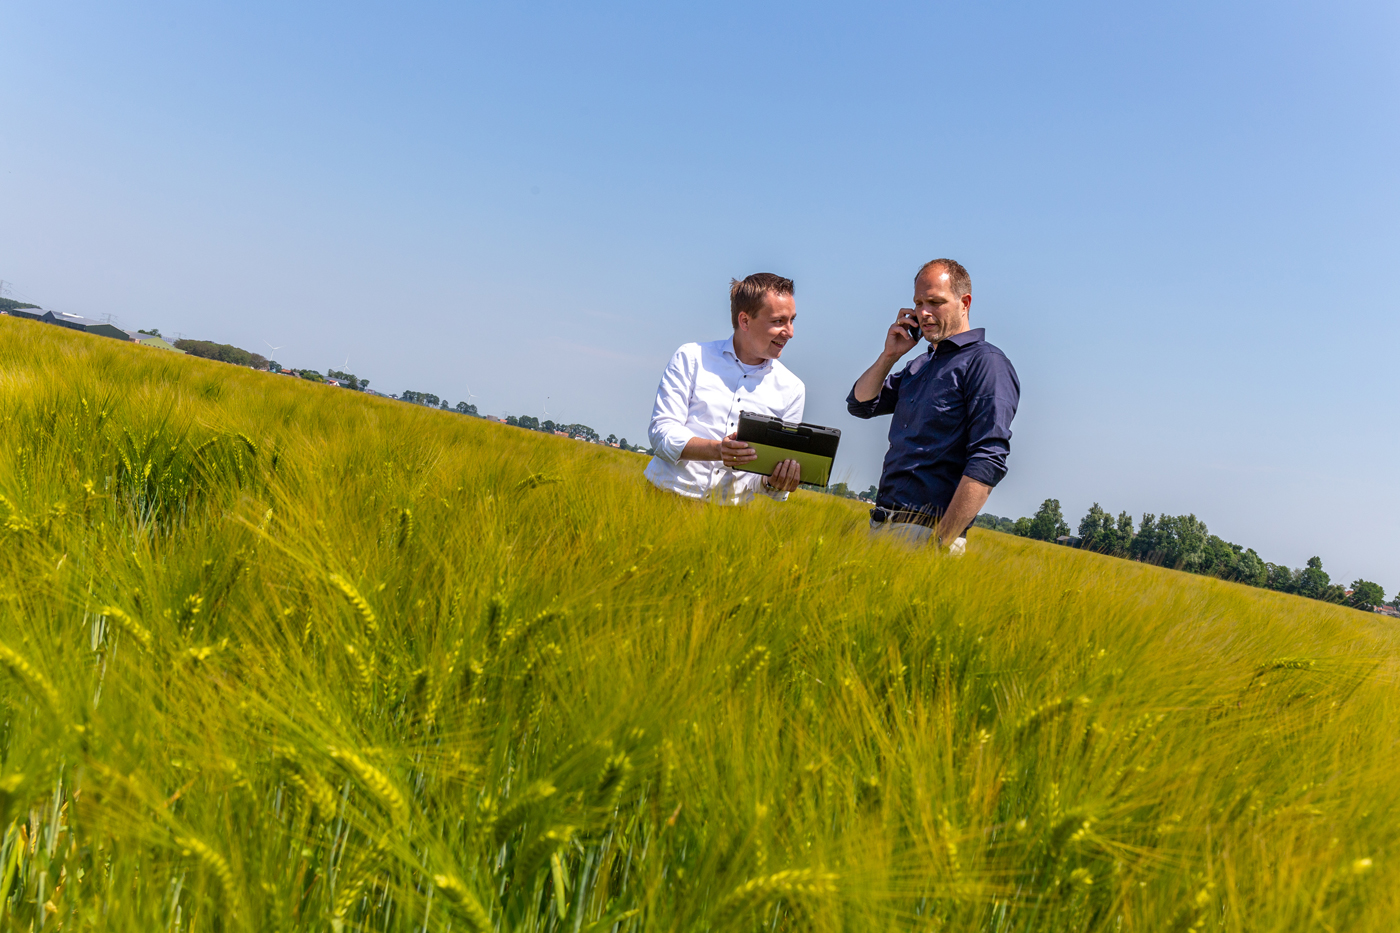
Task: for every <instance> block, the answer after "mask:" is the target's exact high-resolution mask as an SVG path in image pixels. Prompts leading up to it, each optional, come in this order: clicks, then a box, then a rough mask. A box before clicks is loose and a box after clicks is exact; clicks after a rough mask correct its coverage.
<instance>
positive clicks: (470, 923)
mask: <svg viewBox="0 0 1400 933" xmlns="http://www.w3.org/2000/svg"><path fill="white" fill-rule="evenodd" d="M433 884H434V885H436V886H437V889H438V890H439V891H440V892H442V896H443V897H444V898H445V899H446V900H447V902H448V903H450V904H452V905H453V906H454V907H456V908H457V911H456V912H457V914H458V915H459V916H460V917H461V918H462V919H463V920H464V921H466V924H467V928H468V929H469V930H472V931H473V933H487V931H488V930H490V929H491V915H490V914H489V913H487V911H486V908H485V907H482V906H481V901H479V900H477V897H476V895H475V894H473V893H472V892H471V890H470V889H468V888H467V886H466V885H465V884H463V883H462V879H461V878H458V877H457V876H456V875H433Z"/></svg>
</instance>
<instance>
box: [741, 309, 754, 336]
mask: <svg viewBox="0 0 1400 933" xmlns="http://www.w3.org/2000/svg"><path fill="white" fill-rule="evenodd" d="M751 320H752V318H750V317H749V312H747V311H740V312H739V330H741V331H743V332H744V333H746V334H747V333H748V332H749V322H750V321H751Z"/></svg>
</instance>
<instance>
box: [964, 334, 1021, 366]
mask: <svg viewBox="0 0 1400 933" xmlns="http://www.w3.org/2000/svg"><path fill="white" fill-rule="evenodd" d="M967 349H968V351H969V352H968V359H969V361H971V360H995V361H997V362H1001V363H1005V364H1006V365H1007V366H1010V365H1011V359H1010V357H1008V356H1007V355H1006V353H1005V352H1003V351H1002V349H1001V347H999V346H997V345H996V344H994V343H988V342H987V341H986V340H979V341H977V342H976V343H974V344H973V345H972V346H970V347H968V348H967Z"/></svg>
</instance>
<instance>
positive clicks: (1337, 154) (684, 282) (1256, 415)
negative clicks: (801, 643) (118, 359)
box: [0, 0, 1400, 594]
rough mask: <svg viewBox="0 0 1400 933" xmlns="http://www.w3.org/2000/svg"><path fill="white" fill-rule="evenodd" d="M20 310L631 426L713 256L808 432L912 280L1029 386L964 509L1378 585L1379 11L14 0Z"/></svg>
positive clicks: (623, 429) (4, 33)
mask: <svg viewBox="0 0 1400 933" xmlns="http://www.w3.org/2000/svg"><path fill="white" fill-rule="evenodd" d="M0 37H3V43H4V75H5V76H4V78H3V80H0V126H2V127H3V146H0V278H3V279H4V280H5V281H6V282H7V283H9V288H10V289H12V290H11V291H7V292H6V294H8V295H16V294H17V295H19V296H21V297H27V298H28V299H29V300H32V301H34V302H37V303H39V304H41V305H43V306H45V307H50V308H56V309H59V310H66V311H72V312H77V313H81V314H86V315H90V316H101V315H104V314H113V315H115V316H116V317H117V318H118V319H119V321H120V323H122V324H124V325H125V326H128V327H138V326H142V327H151V326H155V327H159V328H160V329H161V330H162V331H164V332H166V333H167V334H169V333H173V332H182V333H184V334H186V335H187V336H197V337H201V338H205V339H210V340H217V341H225V342H231V343H236V344H239V345H241V346H244V347H246V348H248V349H252V350H264V351H265V349H266V348H265V346H264V341H266V342H268V343H270V344H273V345H278V346H281V347H283V349H281V350H279V351H278V352H277V353H276V354H274V355H275V357H276V358H277V359H279V360H280V361H281V362H283V363H284V364H286V365H299V366H308V367H313V368H317V369H321V370H324V369H326V368H328V367H335V368H341V363H342V362H344V361H345V359H346V358H347V357H348V358H349V366H348V368H349V370H350V371H352V372H355V373H358V374H359V375H361V376H368V377H369V378H370V379H372V380H373V383H372V384H373V386H374V387H375V388H378V389H379V390H381V391H385V392H397V391H399V390H401V389H405V388H412V389H416V390H420V391H429V392H434V393H436V394H438V395H442V396H445V397H447V398H449V399H451V400H452V401H453V402H456V401H457V400H458V399H461V398H464V397H466V395H467V392H468V390H469V389H470V391H471V392H472V393H474V395H475V401H476V402H477V403H478V405H479V406H480V407H481V408H482V410H483V411H489V412H493V413H496V414H502V413H505V412H509V413H512V414H537V415H540V416H541V417H543V414H544V411H545V408H546V406H547V407H548V411H549V413H550V414H551V415H552V416H553V417H554V418H555V419H556V420H564V421H580V422H584V423H586V424H590V425H592V426H594V427H595V428H597V429H599V430H600V431H602V432H603V433H604V434H607V433H610V432H616V433H618V434H621V435H624V436H626V437H627V438H628V439H629V440H632V441H633V442H636V441H641V440H643V439H644V436H645V429H646V423H647V416H648V413H649V411H650V406H651V400H652V395H653V392H654V390H655V385H656V381H657V378H658V376H659V374H660V371H661V368H662V366H663V365H664V364H665V361H666V359H667V358H668V356H669V354H670V353H671V352H672V351H673V350H674V349H675V347H676V346H677V345H679V344H681V343H683V342H685V341H689V340H697V339H714V338H716V337H720V336H723V335H724V334H725V333H726V332H727V330H728V310H727V293H726V288H727V283H728V281H729V278H730V277H731V276H742V275H745V274H747V273H749V272H755V271H774V272H780V273H782V274H784V275H788V276H791V277H792V278H794V279H795V280H796V281H797V289H798V293H797V298H798V314H799V319H798V328H797V338H796V340H795V341H794V342H793V343H792V344H791V345H790V346H789V349H788V351H787V353H786V354H785V355H784V362H786V363H788V365H789V366H790V367H791V368H792V369H793V370H794V371H796V372H797V374H798V375H799V376H801V377H802V378H804V379H805V380H806V383H807V389H808V416H807V417H808V420H811V421H816V422H821V423H825V424H831V425H836V426H838V427H840V428H841V429H842V430H843V431H844V432H845V441H844V443H843V446H842V455H841V457H840V459H839V461H838V469H839V471H840V472H842V473H844V475H846V477H847V478H848V479H849V480H850V481H851V482H852V483H853V484H855V485H857V486H859V487H860V488H864V487H865V486H866V485H867V484H868V483H870V482H873V481H874V480H875V479H876V478H877V476H878V472H879V464H880V458H881V456H882V454H883V450H884V430H885V424H884V423H882V422H872V423H862V422H857V421H856V420H855V419H852V418H850V417H849V416H848V415H847V414H846V413H845V407H844V404H843V400H844V397H845V395H846V392H847V390H848V389H849V387H850V384H851V383H852V382H853V381H854V379H855V377H856V376H857V375H858V374H859V373H860V372H861V371H862V370H863V369H864V368H865V367H866V366H867V365H869V363H870V362H871V361H872V360H873V359H874V357H875V355H876V353H877V352H878V349H879V346H880V343H881V338H882V334H883V332H884V328H885V326H886V324H887V323H888V322H889V321H890V320H892V318H893V315H894V313H895V311H896V310H897V309H898V308H899V307H900V306H901V305H902V304H906V303H907V301H908V297H909V295H910V291H911V279H912V275H913V273H914V271H915V269H916V268H917V267H918V265H919V264H920V263H921V262H922V261H924V260H926V259H929V258H932V257H934V256H940V255H947V256H952V257H954V258H957V259H959V260H961V261H962V262H963V263H964V264H965V265H966V266H967V267H968V268H969V270H970V271H971V273H972V278H973V294H974V301H973V306H972V315H973V322H974V325H975V326H985V327H986V328H987V335H988V339H990V340H991V341H992V342H994V343H996V344H997V345H999V346H1000V347H1002V349H1004V350H1005V351H1006V352H1007V354H1008V355H1009V356H1010V357H1011V359H1012V361H1013V362H1014V363H1015V365H1016V367H1017V369H1018V370H1019V372H1020V375H1021V380H1022V387H1023V400H1022V406H1021V411H1020V414H1019V415H1018V417H1017V419H1016V422H1015V426H1014V427H1015V438H1014V440H1013V447H1012V455H1011V460H1010V474H1009V475H1008V477H1007V479H1006V480H1005V481H1004V482H1003V484H1002V485H1001V486H999V487H998V488H997V490H996V491H995V492H994V493H993V496H992V499H991V501H990V502H989V504H988V506H987V508H988V511H991V512H994V513H996V514H1000V515H1011V516H1016V515H1022V514H1030V513H1031V512H1032V511H1033V510H1034V509H1035V508H1036V507H1037V506H1038V505H1039V503H1040V501H1041V500H1042V499H1045V498H1047V497H1056V498H1058V499H1060V501H1061V502H1062V503H1063V504H1064V507H1065V512H1066V514H1067V516H1068V517H1069V519H1070V521H1071V524H1075V523H1077V521H1078V519H1079V517H1080V516H1081V515H1082V514H1083V513H1084V512H1085V510H1086V509H1087V507H1088V506H1089V504H1090V503H1091V502H1092V501H1098V502H1100V503H1101V504H1102V505H1103V506H1104V507H1105V508H1108V509H1110V510H1112V511H1114V512H1117V511H1119V510H1121V509H1127V510H1129V511H1131V512H1133V513H1134V514H1135V515H1139V516H1140V515H1141V513H1143V512H1145V511H1151V512H1157V513H1161V512H1170V513H1173V514H1175V513H1182V512H1194V513H1196V514H1197V515H1198V516H1199V517H1201V518H1202V519H1204V520H1205V521H1206V522H1207V523H1208V524H1209V526H1210V528H1211V530H1212V531H1214V532H1216V533H1217V534H1220V535H1222V536H1223V537H1225V538H1227V539H1229V540H1232V541H1236V542H1239V543H1241V544H1244V545H1246V546H1252V547H1254V548H1256V549H1257V550H1258V551H1259V552H1260V554H1261V556H1263V557H1264V559H1266V560H1272V561H1275V562H1286V563H1289V564H1291V565H1293V566H1298V565H1301V564H1302V563H1303V562H1304V561H1306V560H1307V558H1308V557H1310V556H1312V555H1314V554H1316V555H1320V556H1321V557H1322V558H1323V561H1324V566H1325V568H1326V569H1327V570H1328V571H1329V572H1331V573H1332V575H1333V577H1334V579H1339V578H1340V579H1341V581H1342V582H1350V581H1351V580H1352V579H1353V578H1354V577H1357V576H1364V577H1367V578H1369V579H1373V580H1376V581H1377V582H1380V583H1381V584H1382V585H1384V586H1385V587H1386V589H1387V594H1390V593H1392V592H1393V591H1394V590H1395V589H1396V588H1397V587H1400V482H1397V478H1400V431H1397V422H1398V421H1400V418H1397V413H1396V404H1397V399H1400V376H1397V370H1396V359H1397V352H1396V350H1397V336H1400V323H1397V314H1396V311H1397V307H1396V305H1397V302H1398V301H1400V299H1398V298H1397V296H1400V287H1397V285H1396V277H1397V271H1400V262H1397V254H1398V253H1400V184H1398V183H1397V182H1398V181H1400V178H1398V177H1397V153H1400V80H1397V79H1400V54H1397V49H1400V7H1397V6H1396V5H1395V4H1393V3H1380V2H1374V3H1351V4H1335V3H1329V4H1323V3H1290V2H1273V3H1219V2H1212V3H1203V2H1195V3H1180V4H1170V5H1168V4H1156V5H1152V4H1123V3H1108V2H1102V3H1058V4H1041V3H977V4H973V3H965V4H932V3H924V4H907V5H900V4H888V5H872V4H849V5H846V6H835V5H818V4H810V3H802V4H798V3H792V4H773V3H753V2H746V3H742V4H741V3H717V2H708V3H704V4H693V5H690V6H689V7H684V6H680V5H675V4H635V5H625V4H579V3H567V4H565V3H536V2H527V3H515V4H499V5H496V6H486V5H463V4H446V3H443V4H433V3H422V4H413V5H410V4H379V5H375V4H365V3H337V4H309V3H302V4H288V3H285V2H283V3H261V2H247V0H243V2H239V3H204V4H187V3H164V4H162V3H128V4H116V5H114V4H105V3H102V4H99V3H85V2H73V3H6V4H4V5H3V6H0Z"/></svg>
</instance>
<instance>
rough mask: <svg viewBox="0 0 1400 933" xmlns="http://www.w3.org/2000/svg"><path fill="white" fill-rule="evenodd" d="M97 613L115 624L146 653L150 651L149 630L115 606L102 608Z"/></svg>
mask: <svg viewBox="0 0 1400 933" xmlns="http://www.w3.org/2000/svg"><path fill="white" fill-rule="evenodd" d="M98 612H99V613H100V614H101V615H104V616H106V617H107V618H109V619H111V620H112V621H113V622H116V623H117V626H118V627H119V628H121V629H122V631H124V632H126V633H127V634H128V635H130V636H131V637H132V638H134V639H136V640H137V641H139V642H140V643H141V647H142V648H145V649H146V650H147V651H150V650H151V633H150V630H149V629H147V628H146V627H145V626H143V625H142V624H141V623H140V622H137V621H136V620H135V619H133V618H132V617H131V616H129V615H127V614H126V613H125V612H123V611H122V610H120V609H118V608H117V607H116V606H103V607H102V608H101V609H99V610H98Z"/></svg>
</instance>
